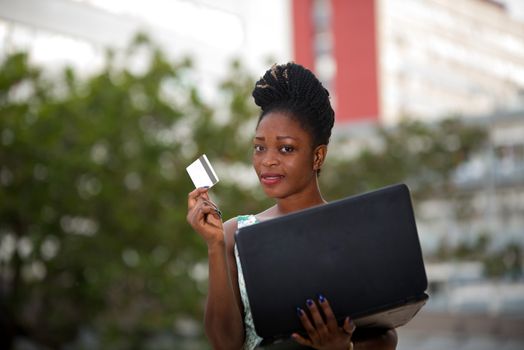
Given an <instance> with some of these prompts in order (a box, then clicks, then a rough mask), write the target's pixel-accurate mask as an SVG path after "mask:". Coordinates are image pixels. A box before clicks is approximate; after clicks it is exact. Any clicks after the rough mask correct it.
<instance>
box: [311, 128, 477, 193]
mask: <svg viewBox="0 0 524 350" xmlns="http://www.w3.org/2000/svg"><path fill="white" fill-rule="evenodd" d="M486 135H487V132H486V130H485V129H484V128H483V127H481V126H474V125H465V124H464V123H463V122H461V121H460V120H459V119H457V118H448V119H444V120H442V121H440V122H438V123H435V124H428V123H423V122H421V121H418V120H410V119H405V120H403V121H402V122H400V123H399V124H398V125H397V126H395V127H394V128H385V127H378V128H377V132H376V134H375V135H374V136H372V138H374V139H375V142H374V144H375V146H373V147H371V146H369V145H365V146H360V149H359V151H358V152H357V153H356V155H355V156H354V157H349V158H348V157H337V156H336V153H337V152H338V151H339V150H340V148H341V147H347V145H348V144H351V142H352V140H351V139H349V140H347V139H344V138H342V139H341V140H339V142H338V143H337V142H336V141H335V142H334V145H332V146H331V148H332V150H330V152H331V153H335V157H334V159H330V158H328V161H327V166H326V171H325V173H323V174H322V176H321V181H322V188H323V192H324V193H325V194H326V195H327V197H328V198H331V199H333V198H337V197H340V196H341V194H342V195H349V194H354V193H360V192H364V191H369V190H372V189H376V188H379V187H382V186H386V185H390V184H393V183H399V182H405V183H407V184H408V185H409V187H410V189H411V191H412V195H413V196H414V197H415V198H417V199H418V198H427V197H428V196H435V195H439V196H446V195H449V194H450V193H452V192H453V191H454V190H455V187H454V182H453V174H454V172H455V171H456V170H457V168H458V166H459V165H460V164H462V163H463V162H464V161H466V160H467V159H468V157H470V156H471V154H473V153H475V152H478V151H479V150H480V149H481V148H482V147H484V145H485V141H486ZM341 177H342V178H343V181H342V179H341Z"/></svg>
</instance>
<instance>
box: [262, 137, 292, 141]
mask: <svg viewBox="0 0 524 350" xmlns="http://www.w3.org/2000/svg"><path fill="white" fill-rule="evenodd" d="M284 139H292V140H298V139H297V138H296V137H293V136H277V140H284ZM255 140H259V141H265V140H266V138H265V137H263V136H255Z"/></svg>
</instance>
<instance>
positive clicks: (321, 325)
mask: <svg viewBox="0 0 524 350" xmlns="http://www.w3.org/2000/svg"><path fill="white" fill-rule="evenodd" d="M306 304H307V307H308V308H309V312H310V313H311V318H312V319H313V323H314V324H315V329H316V330H317V332H318V334H319V336H320V338H321V339H325V338H326V337H328V336H329V331H328V328H327V326H326V323H325V322H324V319H323V318H322V315H321V314H320V310H319V309H318V307H317V304H316V303H315V302H314V301H313V300H311V299H308V300H306Z"/></svg>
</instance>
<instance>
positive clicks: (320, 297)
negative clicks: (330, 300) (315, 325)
mask: <svg viewBox="0 0 524 350" xmlns="http://www.w3.org/2000/svg"><path fill="white" fill-rule="evenodd" d="M318 301H320V302H321V303H323V302H324V301H326V298H325V297H324V296H323V295H322V294H318Z"/></svg>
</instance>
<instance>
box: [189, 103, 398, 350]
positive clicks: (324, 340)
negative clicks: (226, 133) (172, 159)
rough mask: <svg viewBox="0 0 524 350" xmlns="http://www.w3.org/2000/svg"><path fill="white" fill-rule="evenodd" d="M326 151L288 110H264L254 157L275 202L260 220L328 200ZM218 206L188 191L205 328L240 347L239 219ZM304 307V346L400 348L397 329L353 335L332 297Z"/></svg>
mask: <svg viewBox="0 0 524 350" xmlns="http://www.w3.org/2000/svg"><path fill="white" fill-rule="evenodd" d="M326 154H327V146H326V145H319V146H316V147H314V146H313V140H312V136H311V135H310V134H309V133H308V132H307V131H306V130H304V129H303V128H302V127H301V125H300V124H299V123H298V122H297V121H296V120H295V119H293V118H292V117H290V116H289V115H288V114H283V113H278V112H273V113H268V114H267V115H265V116H264V118H263V119H262V120H261V122H260V123H259V125H258V127H257V129H256V134H255V138H254V140H253V158H252V162H253V167H254V169H255V172H256V173H257V176H258V178H259V180H260V183H261V185H262V187H263V189H264V192H265V193H266V195H268V196H269V197H271V198H274V199H275V200H276V204H275V205H274V206H272V207H270V208H268V209H267V210H265V211H263V212H261V213H259V214H257V215H256V217H257V219H258V220H259V221H264V220H269V219H272V218H275V217H278V216H282V215H285V214H288V213H291V212H294V211H297V210H301V209H305V208H309V207H312V206H317V205H322V204H324V203H326V201H325V200H324V199H323V198H322V195H321V193H320V188H319V185H318V176H317V171H318V170H319V169H320V168H321V167H322V164H323V162H324V159H325V157H326ZM216 209H217V207H216V205H215V204H214V203H213V202H212V201H211V199H210V198H209V194H208V190H207V189H205V188H200V189H196V190H194V191H192V192H191V193H190V194H189V196H188V214H187V220H188V222H189V223H190V224H191V226H192V227H193V228H194V229H195V231H196V232H197V233H198V234H200V236H202V238H203V239H204V240H205V242H206V243H207V246H208V257H209V291H208V298H207V303H206V314H205V330H206V335H207V336H208V338H209V340H210V342H211V344H212V345H213V348H214V349H225V350H226V349H227V350H231V349H241V348H242V346H243V344H244V338H245V333H244V323H243V322H244V321H243V314H244V310H243V306H242V302H241V298H240V290H239V288H238V275H237V273H238V270H237V265H236V260H235V254H234V245H235V240H234V234H235V232H236V230H237V221H236V218H233V219H230V220H228V221H227V222H225V223H222V220H221V217H220V215H219V214H218V212H217V210H216ZM306 309H307V310H308V312H305V311H304V310H306ZM301 310H302V311H301V312H300V311H299V312H298V317H299V318H300V321H301V322H302V325H303V326H304V329H305V331H306V333H307V336H301V335H299V334H298V333H294V334H293V335H292V338H293V339H294V340H295V341H296V342H297V343H299V344H301V345H305V346H309V347H312V348H315V349H319V350H338V349H340V350H347V349H358V350H363V349H395V348H396V343H397V335H396V332H395V330H384V331H376V332H368V333H367V334H363V333H362V334H361V335H359V334H358V333H359V331H357V332H356V333H355V335H354V336H353V332H354V331H355V325H354V324H353V322H352V321H351V320H350V319H349V318H346V319H345V321H344V322H343V324H342V325H341V326H339V325H338V323H337V321H336V319H335V316H334V314H333V311H332V309H331V307H330V305H329V301H328V300H327V299H320V300H309V301H305V304H304V309H301Z"/></svg>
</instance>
